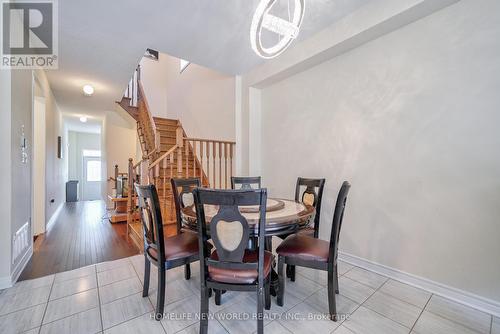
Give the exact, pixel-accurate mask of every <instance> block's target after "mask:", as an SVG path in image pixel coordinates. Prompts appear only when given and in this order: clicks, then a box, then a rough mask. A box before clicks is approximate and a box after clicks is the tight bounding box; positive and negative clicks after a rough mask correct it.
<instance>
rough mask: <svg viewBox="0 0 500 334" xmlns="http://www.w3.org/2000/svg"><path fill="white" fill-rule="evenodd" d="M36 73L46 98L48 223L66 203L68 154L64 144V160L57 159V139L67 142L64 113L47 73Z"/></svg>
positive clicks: (46, 193) (46, 197) (46, 203)
mask: <svg viewBox="0 0 500 334" xmlns="http://www.w3.org/2000/svg"><path fill="white" fill-rule="evenodd" d="M34 73H35V76H36V78H37V80H38V82H39V83H40V88H41V90H42V92H41V93H42V94H43V97H44V98H45V135H46V137H45V220H46V223H48V222H49V220H50V219H51V218H52V216H53V215H54V214H55V213H56V210H57V209H58V208H59V207H60V205H61V204H62V203H64V201H65V186H64V184H65V180H66V179H65V176H66V175H65V174H66V165H65V164H66V159H67V157H66V155H67V152H65V149H66V148H65V147H64V144H63V147H62V150H63V157H62V159H59V158H58V157H57V137H58V136H61V137H62V139H63V142H64V140H65V138H64V126H63V120H62V113H61V110H60V109H59V107H58V106H57V103H56V100H55V97H54V94H53V93H52V89H51V87H50V85H49V82H48V80H47V76H46V74H45V72H44V71H41V70H38V71H35V72H34ZM52 201H53V202H52Z"/></svg>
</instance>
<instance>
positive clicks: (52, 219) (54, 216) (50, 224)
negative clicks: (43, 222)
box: [45, 202, 64, 233]
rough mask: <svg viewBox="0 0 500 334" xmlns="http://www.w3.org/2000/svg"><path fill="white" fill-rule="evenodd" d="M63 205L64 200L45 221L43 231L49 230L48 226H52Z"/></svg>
mask: <svg viewBox="0 0 500 334" xmlns="http://www.w3.org/2000/svg"><path fill="white" fill-rule="evenodd" d="M63 205H64V202H62V203H61V204H59V206H58V207H57V209H56V211H54V214H52V217H50V219H49V221H48V222H47V226H46V227H45V233H47V232H48V231H49V230H50V228H51V227H52V225H54V223H55V222H56V219H57V216H59V212H60V211H61V209H62V208H63Z"/></svg>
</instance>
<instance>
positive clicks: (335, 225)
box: [276, 181, 351, 321]
mask: <svg viewBox="0 0 500 334" xmlns="http://www.w3.org/2000/svg"><path fill="white" fill-rule="evenodd" d="M350 187H351V185H350V184H349V182H347V181H344V183H343V184H342V187H341V188H340V191H339V194H338V196H337V203H336V204H335V211H334V214H333V222H332V229H331V233H330V241H329V242H328V241H325V240H321V239H316V238H313V237H311V236H307V235H304V234H300V233H297V234H293V235H290V236H288V237H287V238H286V239H285V240H284V241H283V242H282V243H281V244H280V245H279V246H278V248H277V249H276V252H277V253H278V281H279V288H278V298H277V304H278V305H279V306H283V302H284V300H283V299H284V296H285V278H284V276H283V267H284V265H285V264H288V265H294V266H301V267H306V268H311V269H317V270H323V271H328V308H329V314H330V318H331V319H332V320H333V321H337V307H336V301H335V294H338V293H339V277H338V270H337V255H338V244H339V236H340V229H341V227H342V220H343V217H344V210H345V204H346V200H347V194H348V193H349V189H350Z"/></svg>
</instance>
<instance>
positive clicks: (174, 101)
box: [160, 54, 235, 140]
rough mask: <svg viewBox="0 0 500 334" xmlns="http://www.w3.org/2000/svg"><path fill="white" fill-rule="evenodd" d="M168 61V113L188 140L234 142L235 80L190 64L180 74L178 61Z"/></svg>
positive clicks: (173, 59)
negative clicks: (192, 138) (202, 139)
mask: <svg viewBox="0 0 500 334" xmlns="http://www.w3.org/2000/svg"><path fill="white" fill-rule="evenodd" d="M164 56H165V57H168V62H169V66H168V73H167V79H168V85H167V88H166V92H167V102H168V112H169V114H176V115H177V118H178V119H179V120H180V121H181V122H182V125H183V127H184V129H185V131H186V133H187V135H188V136H190V137H198V138H216V139H226V140H234V138H235V130H234V116H235V113H234V110H235V99H234V97H235V78H234V76H229V75H225V74H222V73H219V72H216V71H214V70H211V69H208V68H205V67H203V66H199V65H196V64H190V65H189V66H188V67H187V68H186V69H185V70H184V71H183V72H182V73H180V63H179V62H180V61H179V59H178V58H175V57H170V56H168V55H164V54H161V56H160V57H164Z"/></svg>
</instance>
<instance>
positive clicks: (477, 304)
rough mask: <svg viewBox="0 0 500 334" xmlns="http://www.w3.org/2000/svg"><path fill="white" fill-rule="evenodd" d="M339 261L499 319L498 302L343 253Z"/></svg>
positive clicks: (499, 305)
mask: <svg viewBox="0 0 500 334" xmlns="http://www.w3.org/2000/svg"><path fill="white" fill-rule="evenodd" d="M339 259H340V260H341V261H344V262H347V263H350V264H352V265H355V266H357V267H361V268H364V269H367V270H370V271H373V272H376V273H378V274H381V275H384V276H387V277H389V278H392V279H394V280H396V281H400V282H402V283H406V284H409V285H412V286H414V287H417V288H420V289H423V290H427V291H429V292H432V293H434V294H436V295H439V296H442V297H445V298H448V299H451V300H453V301H456V302H458V303H461V304H464V305H467V306H470V307H472V308H475V309H477V310H480V311H483V312H486V313H489V314H493V315H495V316H497V317H500V302H497V301H494V300H491V299H488V298H484V297H481V296H478V295H476V294H473V293H470V292H467V291H464V290H460V289H457V288H454V287H451V286H448V285H445V284H442V283H438V282H435V281H432V280H429V279H427V278H423V277H419V276H416V275H413V274H409V273H407V272H404V271H401V270H398V269H394V268H391V267H388V266H385V265H383V264H379V263H376V262H372V261H369V260H366V259H363V258H361V257H358V256H355V255H351V254H348V253H344V252H339Z"/></svg>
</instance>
